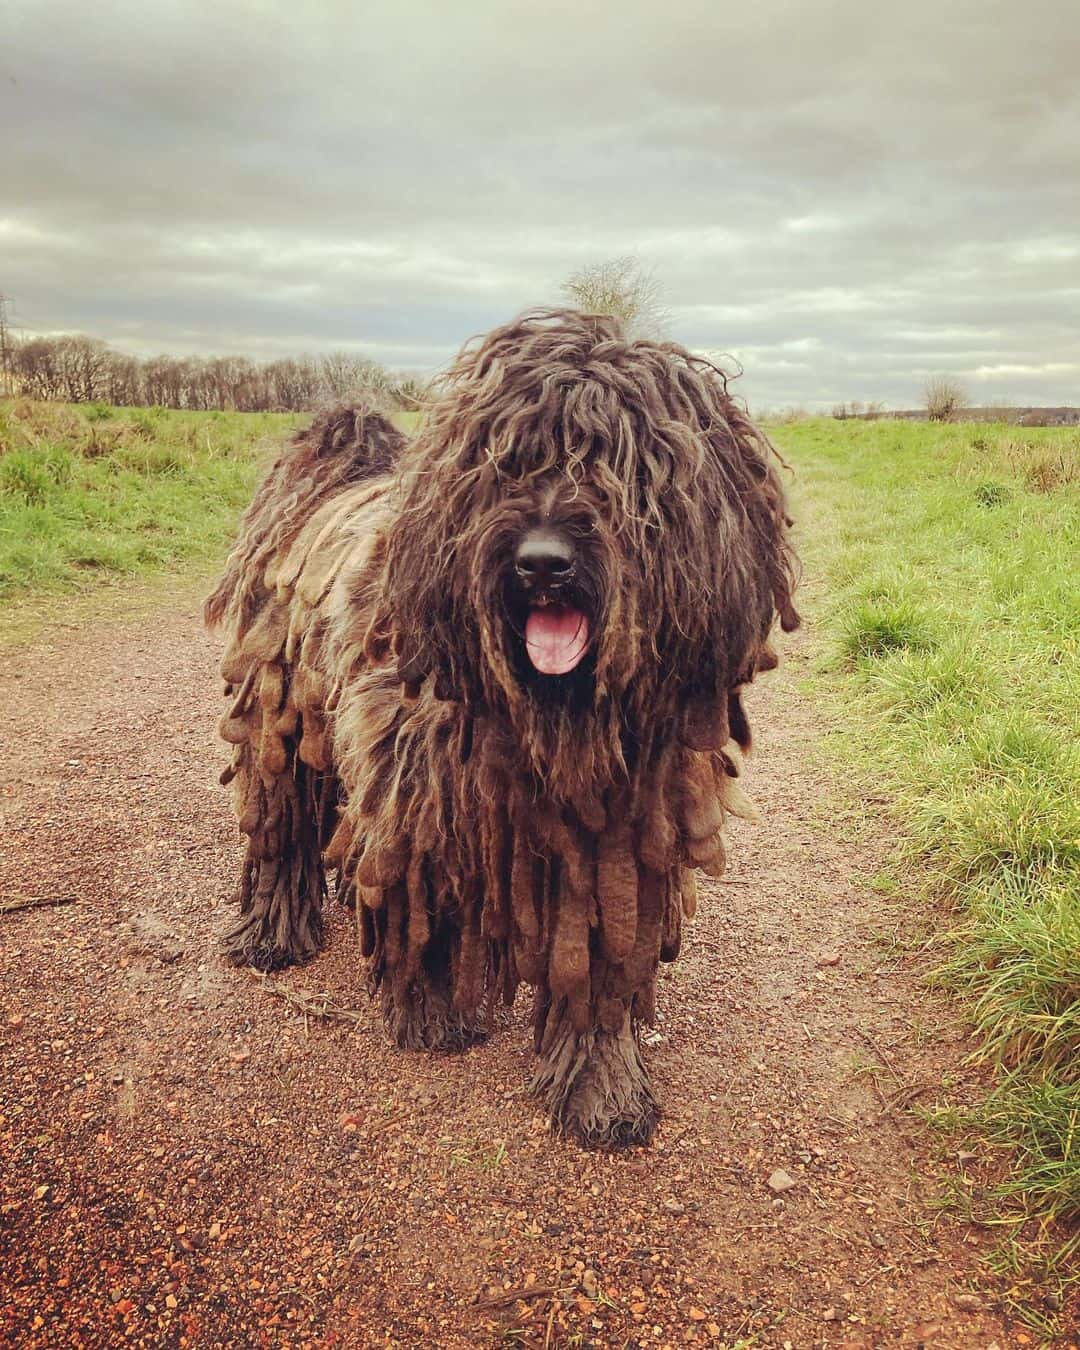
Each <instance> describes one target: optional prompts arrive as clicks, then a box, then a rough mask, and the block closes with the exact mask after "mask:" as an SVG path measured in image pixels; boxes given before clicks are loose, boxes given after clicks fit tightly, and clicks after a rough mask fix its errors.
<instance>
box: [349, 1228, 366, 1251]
mask: <svg viewBox="0 0 1080 1350" xmlns="http://www.w3.org/2000/svg"><path fill="white" fill-rule="evenodd" d="M363 1249H364V1238H363V1235H362V1234H361V1233H357V1234H356V1236H355V1237H352V1238H350V1239H349V1251H351V1252H359V1251H363Z"/></svg>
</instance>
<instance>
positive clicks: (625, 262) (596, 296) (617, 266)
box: [561, 254, 668, 337]
mask: <svg viewBox="0 0 1080 1350" xmlns="http://www.w3.org/2000/svg"><path fill="white" fill-rule="evenodd" d="M561 289H562V293H563V295H564V296H565V297H566V298H567V299H568V300H569V301H570V302H571V304H573V305H574V307H575V308H577V309H580V310H584V311H585V313H587V314H612V315H614V316H615V318H617V319H621V320H622V322H623V325H624V327H625V328H626V331H627V332H628V333H630V334H632V335H634V336H642V337H644V336H650V337H651V336H656V335H657V334H658V333H660V332H662V331H663V329H664V326H665V324H666V322H667V317H668V316H667V311H666V309H665V308H664V305H663V302H662V299H661V294H660V285H659V283H658V282H657V280H656V278H655V276H654V275H653V274H652V273H651V272H647V271H645V269H644V268H643V267H642V265H641V263H640V262H639V261H638V260H637V259H636V258H634V257H631V256H630V255H629V254H628V255H626V256H625V257H622V258H609V259H607V260H606V261H604V262H596V263H589V264H588V265H587V266H586V267H581V268H579V269H578V270H577V271H576V272H572V273H571V274H570V276H568V277H567V279H566V280H565V281H564V282H563V284H562V288H561Z"/></svg>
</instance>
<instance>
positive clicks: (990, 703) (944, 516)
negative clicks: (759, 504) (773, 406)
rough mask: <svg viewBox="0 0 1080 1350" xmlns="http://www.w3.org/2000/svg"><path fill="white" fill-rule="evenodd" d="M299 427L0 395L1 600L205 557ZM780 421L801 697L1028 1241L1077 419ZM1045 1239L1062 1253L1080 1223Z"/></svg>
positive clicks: (1063, 929) (1052, 1098) (1057, 1031)
mask: <svg viewBox="0 0 1080 1350" xmlns="http://www.w3.org/2000/svg"><path fill="white" fill-rule="evenodd" d="M303 420H304V419H303V418H302V417H297V416H291V415H287V416H275V415H271V414H266V415H262V414H226V413H182V412H165V411H162V410H159V409H143V410H139V409H123V410H121V409H115V410H114V409H110V408H108V407H101V406H96V405H89V406H84V407H81V408H77V409H76V408H69V407H65V406H62V405H43V404H33V403H28V402H25V401H12V400H9V401H6V402H0V597H17V596H19V595H22V596H30V597H36V596H40V595H42V594H45V593H48V592H64V591H71V590H73V589H80V590H88V589H92V588H93V587H94V586H95V585H96V584H97V583H98V582H99V581H100V580H101V579H103V578H108V577H115V576H117V575H138V574H144V573H153V572H155V571H161V570H163V569H179V570H181V571H184V570H187V571H192V570H195V569H197V568H204V569H205V568H207V567H209V566H210V565H212V564H213V563H215V562H216V561H217V560H218V559H220V557H221V555H222V554H223V552H224V549H225V546H226V542H227V540H228V538H229V535H230V532H231V530H232V528H233V526H234V525H235V522H236V518H237V516H238V514H239V512H240V510H241V509H242V507H243V505H244V504H245V502H246V501H247V499H248V497H249V495H250V491H251V487H252V484H253V482H254V479H255V477H256V474H257V472H258V468H259V465H260V464H261V463H262V462H264V460H265V457H266V455H267V454H268V452H269V448H270V446H271V445H272V444H273V442H274V439H275V438H277V439H280V437H281V436H282V435H284V434H285V433H286V432H287V431H288V430H289V429H290V428H291V427H293V426H295V425H296V424H297V423H298V422H302V421H303ZM407 420H414V419H407ZM774 436H775V438H776V440H777V442H778V444H779V445H780V446H781V448H782V449H783V451H784V453H785V454H786V455H787V456H788V458H789V459H790V460H791V462H792V464H793V465H794V466H795V468H796V470H797V483H796V488H795V502H796V510H797V514H798V516H799V519H800V548H801V551H802V553H803V556H804V558H805V560H806V564H807V574H808V581H809V584H808V586H807V588H806V590H805V592H804V598H803V606H804V608H806V609H808V610H809V611H810V612H811V614H812V617H813V618H814V619H815V621H816V627H817V631H818V634H819V640H818V644H817V645H818V648H819V671H818V675H817V677H816V691H815V692H816V695H817V696H819V697H821V698H822V699H824V700H825V701H826V703H827V705H828V706H829V707H830V709H831V716H830V722H831V724H832V725H833V726H835V727H837V728H838V732H837V734H836V735H834V736H833V737H832V738H831V739H832V741H833V743H834V749H835V753H836V755H837V756H839V757H841V758H842V761H843V763H844V764H845V766H846V770H847V773H846V776H845V782H846V783H851V784H853V785H854V786H853V788H852V791H853V792H857V791H858V790H859V788H860V787H861V788H862V789H864V790H865V794H866V796H867V797H875V798H876V799H878V800H880V797H881V795H882V793H883V792H885V793H887V794H888V795H889V797H890V800H891V801H892V804H893V805H892V809H893V813H894V817H895V822H896V830H897V834H898V837H899V840H900V844H899V847H898V849H897V851H896V856H895V858H894V860H893V865H892V867H891V869H890V872H889V874H888V875H887V876H883V877H879V878H877V879H875V884H876V885H878V886H879V887H881V888H883V889H884V888H892V889H893V890H895V891H896V892H897V893H898V894H902V895H903V896H905V897H907V896H909V895H914V894H917V893H922V894H925V895H927V896H933V897H935V898H937V899H939V900H940V899H941V898H944V899H946V900H947V901H948V902H949V903H950V904H951V905H952V907H953V912H954V914H955V921H954V925H953V931H952V932H951V933H950V934H948V935H947V937H942V939H941V957H940V967H941V975H940V978H941V979H943V980H945V981H947V982H948V983H949V984H950V985H951V986H952V987H953V988H954V989H955V990H956V991H957V992H958V993H959V994H960V995H961V996H962V997H963V998H964V999H965V1000H966V1007H967V1008H968V1009H969V1010H970V1017H971V1020H972V1023H973V1026H974V1028H975V1030H976V1032H977V1042H976V1043H977V1046H978V1048H977V1051H976V1053H977V1055H979V1056H980V1057H982V1058H984V1059H985V1060H987V1061H988V1062H990V1063H991V1064H992V1065H993V1067H994V1072H995V1074H996V1077H997V1082H998V1084H999V1086H998V1088H997V1090H996V1091H995V1092H994V1094H993V1095H992V1096H991V1098H990V1100H989V1101H988V1102H987V1103H986V1104H985V1106H984V1108H983V1109H982V1110H981V1111H980V1113H979V1124H980V1128H981V1129H982V1130H983V1131H984V1132H985V1133H987V1134H988V1135H989V1136H991V1137H994V1138H999V1139H1001V1140H1002V1141H1003V1142H1004V1143H1007V1144H1009V1145H1010V1146H1011V1147H1012V1148H1013V1149H1014V1150H1015V1153H1014V1156H1015V1158H1016V1160H1017V1163H1016V1167H1015V1169H1014V1170H1013V1172H1012V1174H1011V1176H1012V1179H1011V1181H1010V1182H1009V1183H1008V1184H1007V1188H1006V1192H1007V1193H1005V1194H1001V1195H999V1196H998V1197H997V1201H996V1203H997V1205H998V1213H999V1214H1004V1216H1005V1218H1006V1220H1008V1221H1009V1222H1011V1220H1012V1218H1017V1219H1022V1220H1026V1223H1025V1226H1024V1228H1023V1230H1022V1231H1024V1232H1025V1233H1027V1234H1030V1232H1031V1229H1032V1227H1033V1226H1035V1227H1036V1228H1037V1225H1038V1224H1039V1223H1042V1222H1045V1221H1048V1220H1050V1219H1052V1218H1055V1217H1056V1218H1066V1217H1069V1216H1071V1217H1072V1218H1073V1219H1080V791H1078V788H1080V746H1078V738H1077V735H1076V731H1077V720H1078V709H1080V667H1078V662H1077V656H1078V646H1080V588H1078V586H1077V584H1076V559H1077V557H1080V509H1078V508H1080V435H1078V433H1077V432H1076V431H1075V430H1048V431H1041V430H1026V429H1025V430H1023V431H1021V430H1019V429H1017V428H1014V427H1005V426H997V427H995V426H987V425H977V426H976V425H963V424H960V425H954V426H935V425H927V424H922V423H911V422H890V421H879V422H858V421H845V422H835V421H832V420H825V419H822V420H810V421H804V422H796V423H792V424H789V425H784V426H779V427H776V428H774ZM65 603H67V602H65ZM872 810H873V814H874V815H875V816H876V815H877V814H878V813H879V812H880V807H878V806H875V807H874V808H872ZM968 1124H969V1125H970V1124H971V1122H968ZM1058 1251H1059V1255H1058V1259H1059V1261H1061V1262H1065V1261H1068V1260H1069V1259H1072V1260H1073V1261H1075V1258H1076V1255H1077V1253H1078V1252H1080V1236H1078V1237H1077V1238H1074V1239H1073V1241H1072V1242H1071V1244H1069V1245H1068V1249H1067V1250H1066V1251H1065V1252H1064V1253H1061V1251H1060V1241H1059V1248H1058ZM1003 1259H1007V1258H1003Z"/></svg>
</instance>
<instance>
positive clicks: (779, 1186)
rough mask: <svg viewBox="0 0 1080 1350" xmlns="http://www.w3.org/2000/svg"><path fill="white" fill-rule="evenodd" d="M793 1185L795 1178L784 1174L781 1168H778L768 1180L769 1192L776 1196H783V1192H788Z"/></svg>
mask: <svg viewBox="0 0 1080 1350" xmlns="http://www.w3.org/2000/svg"><path fill="white" fill-rule="evenodd" d="M794 1185H795V1178H794V1177H793V1176H790V1175H789V1174H788V1173H787V1172H785V1171H784V1169H783V1168H782V1167H778V1168H777V1169H776V1171H775V1172H774V1173H773V1174H772V1176H771V1177H770V1178H769V1190H770V1191H773V1192H775V1193H776V1194H777V1195H783V1193H784V1192H785V1191H790V1190H791V1188H792V1186H794Z"/></svg>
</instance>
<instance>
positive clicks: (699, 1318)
mask: <svg viewBox="0 0 1080 1350" xmlns="http://www.w3.org/2000/svg"><path fill="white" fill-rule="evenodd" d="M687 1316H688V1317H689V1318H690V1321H691V1322H704V1321H705V1318H706V1317H707V1316H708V1314H707V1313H704V1312H702V1311H701V1309H700V1308H691V1309H690V1311H689V1313H688V1314H687Z"/></svg>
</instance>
